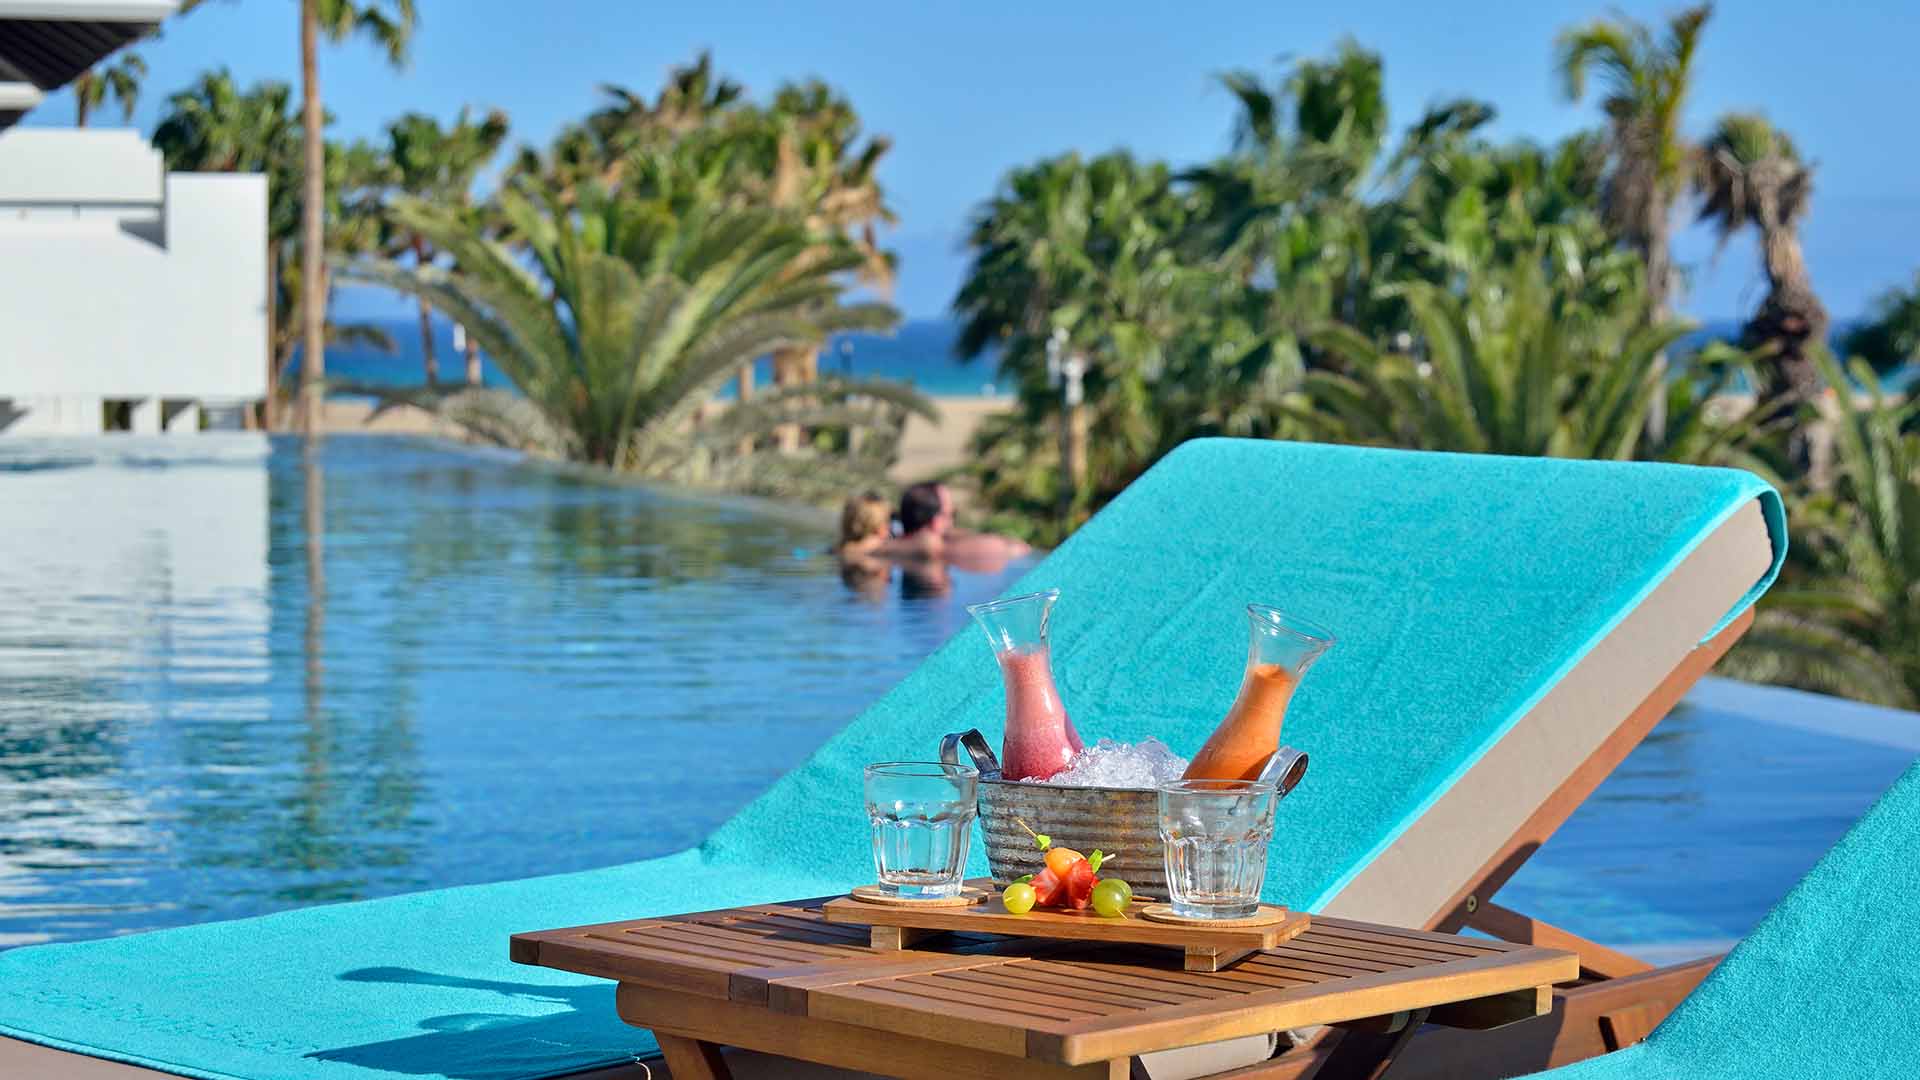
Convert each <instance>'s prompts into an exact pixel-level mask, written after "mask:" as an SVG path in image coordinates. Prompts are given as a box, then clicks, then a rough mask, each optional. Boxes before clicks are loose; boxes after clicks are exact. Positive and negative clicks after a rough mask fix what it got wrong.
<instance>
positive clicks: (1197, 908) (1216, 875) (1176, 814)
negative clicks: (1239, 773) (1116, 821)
mask: <svg viewBox="0 0 1920 1080" xmlns="http://www.w3.org/2000/svg"><path fill="white" fill-rule="evenodd" d="M1278 798H1279V795H1278V793H1277V790H1276V788H1275V787H1274V784H1273V782H1272V781H1270V780H1182V781H1179V782H1178V783H1173V784H1167V785H1164V786H1162V787H1161V788H1160V840H1161V842H1162V844H1163V845H1164V847H1165V854H1166V861H1167V895H1168V899H1169V900H1171V901H1172V907H1173V913H1174V914H1175V915H1181V916H1185V917H1187V918H1191V919H1241V918H1245V917H1247V916H1249V915H1252V914H1254V913H1255V912H1256V911H1258V910H1259V909H1260V887H1261V885H1263V884H1264V883H1265V882H1266V877H1267V845H1268V843H1269V842H1270V841H1272V839H1273V808H1274V803H1275V802H1276V801H1278Z"/></svg>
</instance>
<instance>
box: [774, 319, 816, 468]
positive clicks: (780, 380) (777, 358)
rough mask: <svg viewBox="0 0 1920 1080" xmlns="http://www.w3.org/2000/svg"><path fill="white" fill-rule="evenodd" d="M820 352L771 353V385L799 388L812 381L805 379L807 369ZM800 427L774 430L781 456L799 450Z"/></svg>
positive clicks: (783, 426)
mask: <svg viewBox="0 0 1920 1080" xmlns="http://www.w3.org/2000/svg"><path fill="white" fill-rule="evenodd" d="M819 356H820V350H819V349H817V348H812V347H805V346H795V347H792V348H785V349H775V350H774V351H773V383H774V385H775V386H800V385H803V384H805V383H808V382H811V381H812V380H811V379H809V378H808V377H807V373H808V370H809V367H810V366H812V365H814V364H816V363H817V361H818V359H819ZM800 434H801V432H800V425H799V424H781V425H780V426H779V427H778V428H776V429H774V440H775V441H776V442H777V443H778V445H779V447H780V452H781V453H783V454H791V453H794V452H796V451H798V450H799V449H800Z"/></svg>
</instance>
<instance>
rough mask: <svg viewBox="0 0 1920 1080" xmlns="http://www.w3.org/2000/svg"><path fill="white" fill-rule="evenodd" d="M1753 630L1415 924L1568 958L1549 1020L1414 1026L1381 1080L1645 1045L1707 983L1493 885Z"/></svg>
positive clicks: (1699, 666) (1681, 669) (1670, 690)
mask: <svg viewBox="0 0 1920 1080" xmlns="http://www.w3.org/2000/svg"><path fill="white" fill-rule="evenodd" d="M1752 625H1753V612H1752V610H1748V611H1746V612H1743V613H1742V614H1741V615H1740V616H1739V617H1738V618H1736V619H1734V620H1733V621H1732V622H1731V623H1729V624H1728V625H1727V627H1726V628H1725V629H1724V630H1721V631H1720V633H1719V634H1717V635H1715V636H1714V637H1713V638H1712V639H1710V640H1708V641H1706V642H1703V643H1702V644H1701V645H1700V646H1699V647H1697V648H1695V649H1694V650H1693V651H1692V652H1691V653H1689V654H1687V657H1686V658H1685V659H1684V660H1682V661H1681V662H1680V663H1679V665H1678V666H1676V667H1675V668H1674V669H1673V670H1672V671H1671V672H1669V673H1668V674H1667V677H1666V678H1665V679H1663V680H1661V682H1660V684H1659V686H1657V687H1655V688H1654V691H1653V693H1651V694H1649V695H1648V696H1647V698H1646V700H1644V701H1642V702H1641V703H1640V706H1639V707H1638V708H1636V709H1634V710H1633V712H1632V713H1630V714H1629V715H1628V716H1627V717H1626V719H1624V720H1623V721H1621V723H1620V726H1619V727H1617V728H1615V729H1614V731H1613V733H1612V734H1611V735H1609V736H1607V739H1606V741H1605V742H1604V743H1602V744H1601V746H1600V749H1599V750H1597V751H1596V752H1595V753H1593V754H1592V755H1591V756H1590V757H1588V758H1587V760H1586V761H1584V762H1582V763H1581V764H1580V767H1579V768H1577V769H1575V770H1574V771H1573V773H1572V775H1570V776H1568V777H1567V779H1566V781H1565V782H1563V783H1562V784H1561V785H1560V787H1559V788H1558V789H1556V790H1555V791H1554V793H1553V794H1552V795H1551V796H1550V797H1549V798H1548V799H1547V800H1546V801H1545V802H1543V803H1541V804H1540V806H1539V807H1538V808H1537V809H1535V810H1534V812H1533V813H1532V815H1531V816H1529V817H1528V818H1527V820H1526V823H1525V824H1524V825H1523V826H1522V827H1521V828H1520V830H1519V831H1517V832H1515V833H1514V834H1513V836H1511V837H1510V838H1508V840H1507V842H1506V843H1505V844H1503V845H1502V846H1501V848H1500V850H1499V851H1497V852H1495V853H1494V854H1493V856H1492V857H1491V858H1489V859H1488V860H1487V861H1486V863H1485V864H1484V865H1482V866H1481V868H1480V870H1479V872H1478V873H1476V874H1475V875H1474V876H1473V878H1472V880H1471V881H1470V883H1469V884H1468V885H1467V886H1466V887H1464V888H1462V889H1460V891H1459V892H1457V893H1455V894H1454V895H1453V896H1452V897H1451V898H1449V899H1448V901H1447V902H1446V903H1445V904H1444V905H1443V906H1442V907H1441V909H1440V910H1439V911H1438V912H1436V913H1434V916H1433V917H1432V918H1431V919H1429V920H1428V921H1427V926H1426V928H1427V929H1429V930H1442V931H1449V932H1453V931H1458V930H1460V929H1461V928H1463V927H1471V928H1473V929H1475V930H1478V931H1480V932H1481V933H1484V934H1487V935H1489V936H1492V937H1497V938H1500V939H1502V940H1505V941H1512V942H1516V943H1519V944H1529V945H1542V946H1547V947H1550V948H1556V949H1570V950H1572V951H1574V952H1577V953H1579V954H1580V977H1581V978H1580V981H1579V982H1578V983H1575V984H1574V985H1572V986H1568V987H1565V988H1561V989H1556V990H1555V991H1554V993H1553V1012H1552V1013H1551V1014H1549V1015H1546V1016H1540V1017H1535V1018H1533V1019H1529V1020H1522V1021H1520V1022H1518V1023H1515V1024H1512V1025H1509V1026H1507V1027H1505V1028H1501V1029H1499V1030H1496V1031H1478V1032H1470V1033H1463V1032H1459V1031H1451V1030H1447V1029H1442V1028H1425V1029H1423V1030H1422V1031H1420V1032H1419V1033H1418V1034H1416V1035H1415V1036H1414V1037H1413V1039H1412V1042H1411V1045H1409V1046H1408V1047H1407V1049H1406V1051H1405V1052H1404V1053H1402V1054H1400V1055H1399V1056H1398V1057H1397V1059H1396V1060H1395V1062H1394V1064H1393V1066H1392V1068H1390V1069H1389V1070H1388V1071H1387V1072H1386V1074H1385V1075H1386V1076H1387V1077H1389V1078H1391V1080H1441V1078H1449V1080H1455V1078H1462V1077H1504V1076H1515V1075H1519V1074H1522V1073H1529V1072H1535V1071H1538V1070H1541V1069H1547V1068H1553V1067H1555V1066H1559V1065H1568V1064H1572V1063H1573V1062H1576V1061H1584V1060H1586V1059H1587V1058H1590V1057H1597V1056H1599V1055H1601V1054H1604V1053H1608V1052H1610V1051H1613V1050H1619V1049H1621V1048H1623V1047H1626V1046H1631V1045H1633V1044H1634V1043H1637V1042H1639V1041H1640V1040H1642V1039H1644V1038H1646V1037H1647V1034H1648V1032H1651V1031H1652V1030H1653V1029H1654V1027H1655V1026H1656V1025H1658V1024H1659V1023H1660V1021H1662V1020H1664V1019H1666V1016H1667V1014H1668V1013H1670V1012H1672V1011H1673V1008H1674V1006H1676V1005H1678V1004H1679V1003H1680V1000H1681V999H1682V998H1684V997H1686V996H1687V995H1688V994H1689V993H1692V991H1693V988H1694V987H1695V986H1697V985H1699V983H1700V980H1702V979H1704V978H1706V977H1707V974H1708V973H1709V972H1711V971H1712V970H1713V968H1714V966H1715V965H1716V964H1718V963H1719V962H1720V957H1717V956H1715V957H1708V958H1706V959H1701V960H1692V961H1689V962H1687V963H1683V964H1675V965H1672V966H1670V967H1663V968H1655V967H1654V966H1653V965H1651V964H1648V963H1645V962H1643V961H1640V960H1636V959H1634V958H1633V957H1631V956H1627V955H1626V954H1624V953H1621V952H1618V951H1616V950H1614V949H1610V948H1607V947H1606V946H1604V945H1600V944H1598V943H1596V942H1593V941H1589V940H1587V939H1586V938H1583V937H1580V936H1579V935H1577V934H1574V933H1571V932H1569V931H1566V930H1562V929H1560V928H1559V927H1556V926H1553V925H1551V924H1549V923H1544V922H1541V921H1539V920H1537V919H1532V918H1529V917H1527V916H1525V915H1522V914H1521V913H1519V912H1516V911H1512V910H1509V909H1507V908H1504V907H1501V906H1500V905H1498V904H1495V903H1493V902H1492V899H1493V896H1494V894H1495V893H1496V892H1498V891H1499V889H1500V887H1501V886H1502V885H1505V884H1506V883H1507V881H1508V880H1509V879H1510V878H1512V877H1513V875H1514V874H1515V873H1517V872H1518V871H1519V869H1520V867H1521V866H1523V865H1525V864H1526V861H1527V859H1528V858H1530V857H1531V856H1532V855H1533V853H1534V852H1535V851H1538V850H1539V849H1540V846H1541V845H1542V844H1545V843H1546V842H1547V839H1548V838H1549V837H1551V836H1552V835H1553V834H1554V831H1555V830H1557V829H1559V828H1560V826H1561V825H1562V824H1563V823H1565V822H1566V820H1567V818H1569V817H1571V816H1572V815H1573V812H1574V811H1575V810H1577V809H1578V808H1579V807H1580V804H1581V803H1583V802H1585V801H1586V800H1587V797H1588V796H1589V795H1592V794H1593V792H1594V789H1595V788H1598V787H1599V786H1600V784H1601V782H1602V781H1603V780H1605V779H1606V778H1607V777H1608V776H1609V775H1610V774H1611V773H1612V772H1613V770H1614V769H1615V768H1617V767H1619V765H1620V763H1621V762H1622V761H1625V760H1626V758H1627V755H1628V754H1630V753H1632V752H1633V749H1634V748H1635V747H1637V746H1639V745H1640V742H1641V740H1642V739H1644V738H1646V736H1647V733H1648V732H1650V731H1652V730H1653V727H1654V725H1655V724H1658V723H1659V722H1660V720H1661V718H1662V717H1665V716H1666V715H1667V714H1668V713H1670V712H1672V711H1673V708H1674V706H1676V705H1678V704H1679V703H1680V699H1681V698H1683V697H1685V696H1686V695H1687V691H1688V690H1690V689H1692V688H1693V684H1694V683H1696V682H1699V681H1700V678H1701V676H1703V675H1705V674H1706V673H1707V672H1708V671H1709V670H1710V669H1711V668H1712V667H1713V665H1714V664H1715V663H1717V662H1718V661H1719V660H1720V658H1721V657H1722V656H1725V655H1726V654H1727V650H1729V649H1731V648H1733V644H1734V642H1736V641H1738V640H1739V639H1740V636H1741V635H1742V634H1744V633H1746V632H1747V629H1748V627H1750V626H1752ZM1341 1037H1342V1033H1341V1032H1339V1031H1328V1032H1326V1033H1325V1034H1323V1035H1322V1036H1321V1037H1320V1038H1317V1039H1315V1040H1313V1041H1312V1042H1310V1043H1308V1044H1307V1045H1305V1046H1302V1047H1299V1048H1297V1049H1295V1050H1293V1051H1291V1052H1288V1053H1284V1054H1281V1055H1279V1056H1278V1057H1276V1058H1274V1059H1273V1060H1272V1061H1270V1062H1267V1063H1265V1064H1263V1065H1258V1066H1254V1067H1253V1068H1249V1069H1239V1070H1235V1071H1233V1072H1231V1073H1222V1074H1219V1080H1228V1078H1231V1080H1256V1078H1257V1080H1295V1078H1300V1080H1304V1078H1306V1077H1311V1076H1314V1075H1315V1074H1316V1073H1318V1072H1319V1070H1320V1067H1321V1065H1323V1064H1325V1063H1326V1061H1327V1060H1328V1058H1329V1057H1330V1056H1331V1054H1332V1049H1333V1047H1334V1045H1335V1044H1336V1043H1337V1042H1338V1040H1339V1039H1340V1038H1341Z"/></svg>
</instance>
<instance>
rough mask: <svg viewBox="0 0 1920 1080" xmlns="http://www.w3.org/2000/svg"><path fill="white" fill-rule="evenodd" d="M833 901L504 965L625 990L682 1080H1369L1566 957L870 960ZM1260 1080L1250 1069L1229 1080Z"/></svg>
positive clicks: (1364, 953) (939, 951) (619, 931)
mask: <svg viewBox="0 0 1920 1080" xmlns="http://www.w3.org/2000/svg"><path fill="white" fill-rule="evenodd" d="M827 899H831V898H823V899H820V900H808V901H795V902H792V903H787V904H773V905H764V906H752V907H741V908H732V909H728V910H723V911H710V912H702V913H696V914H690V915H677V916H672V917H669V918H656V919H636V920H633V921H630V922H616V923H603V924H600V925H596V926H578V927H573V928H570V929H565V930H544V931H540V932H537V933H528V934H517V935H515V936H514V938H513V946H512V956H513V959H514V960H515V961H517V962H519V963H523V964H536V965H539V966H542V967H551V968H558V969H561V970H564V971H573V972H579V973H582V974H586V975H596V976H600V977H602V978H607V979H614V980H617V981H618V982H619V983H620V986H619V990H618V993H617V996H616V1001H617V1007H618V1009H619V1014H620V1017H621V1018H622V1019H623V1020H625V1021H627V1022H628V1023H630V1024H633V1025H635V1026H637V1027H644V1028H650V1029H652V1031H653V1032H654V1035H655V1036H656V1038H657V1039H658V1040H659V1042H660V1048H661V1051H662V1053H663V1054H664V1055H665V1056H666V1059H667V1066H668V1068H669V1069H671V1070H672V1072H673V1076H674V1080H703V1078H716V1080H724V1078H726V1077H727V1076H728V1072H727V1067H726V1064H725V1062H724V1060H723V1059H722V1058H721V1056H720V1053H719V1048H720V1047H722V1046H737V1047H743V1048H746V1049H752V1050H759V1051H763V1052H766V1053H770V1054H778V1055H782V1056H785V1057H793V1058H801V1059H804V1060H808V1061H814V1062H818V1063H821V1064H825V1065H833V1066H839V1067H844V1068H850V1069H858V1070H862V1071H865V1072H875V1073H882V1074H885V1075H891V1076H900V1077H909V1078H913V1077H950V1076H956V1075H972V1076H979V1077H1048V1078H1055V1077H1058V1078H1066V1077H1085V1078H1094V1077H1100V1078H1107V1080H1120V1078H1124V1077H1127V1076H1128V1075H1129V1070H1130V1065H1131V1062H1132V1060H1133V1058H1134V1057H1135V1056H1136V1055H1139V1054H1144V1053H1150V1052H1153V1051H1157V1050H1168V1049H1173V1048H1175V1047H1181V1046H1191V1045H1196V1044H1200V1043H1207V1042H1214V1041H1217V1040H1221V1039H1228V1038H1233V1037H1235V1036H1241V1035H1255V1034H1263V1033H1266V1032H1271V1031H1279V1030H1282V1029H1288V1028H1299V1027H1308V1026H1314V1025H1321V1024H1334V1025H1342V1026H1348V1027H1350V1030H1351V1032H1353V1033H1350V1034H1348V1035H1346V1036H1345V1037H1343V1038H1342V1039H1341V1041H1340V1045H1339V1046H1338V1047H1337V1048H1336V1049H1335V1051H1334V1054H1333V1057H1332V1058H1331V1059H1330V1060H1329V1061H1328V1062H1327V1064H1326V1065H1325V1066H1324V1067H1323V1068H1322V1070H1321V1072H1320V1074H1319V1075H1320V1076H1321V1077H1336V1076H1363V1077H1371V1076H1377V1075H1378V1074H1379V1073H1380V1072H1381V1071H1383V1070H1384V1068H1385V1066H1386V1064H1387V1063H1388V1062H1389V1061H1391V1059H1392V1056H1393V1055H1394V1054H1395V1053H1397V1052H1398V1050H1399V1049H1400V1047H1401V1046H1402V1045H1404V1044H1405V1042H1406V1040H1407V1038H1408V1037H1409V1036H1410V1035H1411V1034H1412V1032H1413V1030H1414V1029H1415V1028H1417V1027H1419V1026H1420V1024H1421V1023H1422V1022H1429V1023H1438V1024H1447V1025H1451V1026H1454V1027H1463V1028H1491V1027H1498V1026H1500V1025H1503V1024H1507V1023H1512V1022H1515V1021H1518V1020H1523V1019H1526V1018H1528V1017H1532V1016H1535V1015H1539V1014H1542V1013H1545V1012H1547V1011H1548V1010H1549V1009H1550V1007H1551V1001H1552V998H1551V986H1552V984H1554V983H1556V982H1567V981H1571V980H1573V979H1575V978H1577V977H1578V975H1579V966H1580V961H1579V957H1578V956H1577V955H1575V954H1574V953H1571V952H1564V951H1560V950H1555V949H1542V948H1535V947H1531V946H1521V945H1512V944H1509V943H1507V942H1502V941H1489V940H1482V939H1478V938H1463V937H1455V936H1452V935H1449V934H1434V933H1427V932H1424V931H1419V930H1403V929H1399V928H1396V927H1388V926H1377V925H1373V924H1369V923H1359V922H1351V921H1348V920H1344V919H1332V918H1318V917H1316V918H1315V919H1314V920H1313V925H1312V928H1311V929H1309V930H1307V931H1306V932H1305V933H1303V934H1301V935H1300V936H1299V937H1296V938H1294V939H1293V940H1291V941H1288V942H1286V943H1284V944H1282V945H1280V946H1278V947H1276V948H1273V949H1267V950H1262V951H1260V952H1257V953H1255V954H1253V955H1252V956H1250V957H1249V958H1247V959H1246V960H1244V961H1242V962H1241V963H1239V964H1238V965H1236V966H1234V967H1232V968H1230V969H1228V970H1225V971H1219V972H1211V973H1206V972H1189V971H1183V970H1181V966H1180V960H1179V956H1178V954H1177V953H1172V952H1169V951H1168V950H1164V949H1152V948H1147V947H1136V946H1123V945H1111V944H1089V943H1087V942H1052V941H1040V940H1036V939H1032V938H1023V939H1013V938H989V937H982V936H978V935H965V934H957V935H948V936H944V937H939V938H934V939H931V940H928V941H924V942H921V943H920V944H919V945H918V946H916V947H915V948H912V949H905V950H896V951H877V950H875V949H873V948H871V947H869V943H868V938H869V934H868V931H867V929H866V928H865V927H861V926H853V925H847V924H844V923H830V922H827V921H826V920H825V919H824V918H823V917H822V916H821V913H820V908H821V906H822V905H823V904H824V903H825V902H826V900H827ZM1257 1075H1259V1070H1257V1069H1256V1070H1253V1071H1248V1070H1239V1071H1237V1072H1235V1073H1234V1076H1235V1077H1236V1080H1237V1078H1242V1077H1253V1076H1257Z"/></svg>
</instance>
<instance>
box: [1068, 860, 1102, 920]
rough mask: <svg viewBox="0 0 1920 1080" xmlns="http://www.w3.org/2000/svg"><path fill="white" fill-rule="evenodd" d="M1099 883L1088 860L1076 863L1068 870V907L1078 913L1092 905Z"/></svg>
mask: <svg viewBox="0 0 1920 1080" xmlns="http://www.w3.org/2000/svg"><path fill="white" fill-rule="evenodd" d="M1099 883H1100V879H1099V877H1098V876H1096V875H1095V874H1094V872H1093V867H1091V866H1089V865H1087V860H1085V859H1081V860H1080V861H1079V862H1077V863H1074V864H1073V866H1072V867H1071V868H1069V869H1068V870H1067V880H1066V887H1067V906H1068V907H1070V908H1073V909H1074V910H1076V911H1078V910H1081V909H1083V908H1085V907H1086V906H1087V905H1088V904H1089V903H1092V902H1093V887H1094V886H1095V885H1097V884H1099Z"/></svg>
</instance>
